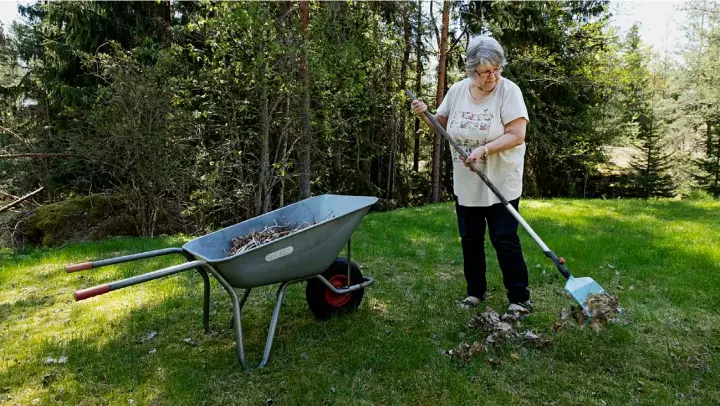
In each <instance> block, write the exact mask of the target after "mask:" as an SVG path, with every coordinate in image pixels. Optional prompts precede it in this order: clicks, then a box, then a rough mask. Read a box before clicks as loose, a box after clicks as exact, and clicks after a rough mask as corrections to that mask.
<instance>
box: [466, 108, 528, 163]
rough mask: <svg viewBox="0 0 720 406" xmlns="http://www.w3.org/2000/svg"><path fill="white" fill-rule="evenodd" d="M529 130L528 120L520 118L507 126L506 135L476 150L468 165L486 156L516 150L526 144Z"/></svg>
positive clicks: (471, 155)
mask: <svg viewBox="0 0 720 406" xmlns="http://www.w3.org/2000/svg"><path fill="white" fill-rule="evenodd" d="M526 129H527V120H525V118H523V117H518V118H516V119H515V120H513V121H511V122H509V123H507V124H506V125H505V134H503V135H501V136H500V137H498V138H496V139H494V140H493V141H491V142H488V143H487V144H485V145H483V146H480V147H478V148H476V149H475V150H474V151H473V152H472V154H470V156H469V157H468V159H467V161H466V163H470V162H472V161H475V162H476V163H477V162H480V160H481V157H483V156H484V155H491V154H497V153H498V152H503V151H507V150H508V149H510V148H515V147H517V146H518V145H522V143H523V142H525V130H526Z"/></svg>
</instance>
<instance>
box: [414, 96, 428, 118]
mask: <svg viewBox="0 0 720 406" xmlns="http://www.w3.org/2000/svg"><path fill="white" fill-rule="evenodd" d="M410 110H412V112H413V113H414V114H417V115H418V116H420V115H422V114H423V113H424V112H425V111H427V105H426V104H425V103H423V102H422V100H419V99H415V100H413V101H412V103H410Z"/></svg>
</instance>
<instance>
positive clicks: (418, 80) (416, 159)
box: [413, 1, 423, 172]
mask: <svg viewBox="0 0 720 406" xmlns="http://www.w3.org/2000/svg"><path fill="white" fill-rule="evenodd" d="M417 19H418V23H417V24H418V25H417V33H416V34H415V58H416V59H415V71H416V76H415V94H416V95H417V97H420V94H421V93H420V91H421V90H422V74H423V66H422V2H420V1H418V5H417ZM420 128H421V127H420V117H417V116H415V132H414V133H413V135H414V136H415V142H414V148H413V171H415V172H418V171H419V170H420V167H419V165H420Z"/></svg>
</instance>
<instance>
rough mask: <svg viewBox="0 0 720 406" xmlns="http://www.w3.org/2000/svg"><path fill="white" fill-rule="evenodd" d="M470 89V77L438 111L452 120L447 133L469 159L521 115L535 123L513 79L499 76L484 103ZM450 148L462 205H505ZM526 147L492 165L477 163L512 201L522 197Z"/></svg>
mask: <svg viewBox="0 0 720 406" xmlns="http://www.w3.org/2000/svg"><path fill="white" fill-rule="evenodd" d="M469 85H470V79H469V78H466V79H465V80H462V81H460V82H457V83H455V84H454V85H452V87H451V88H450V90H449V91H448V93H447V95H446V96H445V99H444V100H443V102H442V103H441V104H440V107H438V109H437V113H436V115H438V116H444V117H447V118H448V121H447V132H448V134H450V136H451V137H452V138H453V140H454V141H455V142H456V143H457V144H458V145H459V146H460V147H461V148H464V149H465V152H467V154H468V155H470V154H471V153H472V151H473V150H474V149H475V148H477V147H479V146H481V145H485V144H487V143H489V142H491V141H493V140H494V139H496V138H498V137H500V136H502V135H503V134H504V133H505V124H507V123H509V122H511V121H513V120H515V119H516V118H519V117H524V118H525V119H526V120H528V122H529V121H530V119H529V117H528V112H527V107H525V101H523V96H522V92H521V91H520V88H519V87H518V85H516V84H515V83H513V82H512V81H511V80H509V79H507V78H504V77H503V78H500V81H499V82H498V84H497V85H496V86H495V89H493V91H492V92H491V93H490V94H489V95H488V96H487V97H485V98H484V99H482V100H481V101H479V102H476V101H475V100H474V99H473V98H472V96H471V95H470V87H469ZM447 146H448V148H450V152H451V153H452V157H453V186H454V189H455V195H457V197H458V203H459V204H460V205H462V206H491V205H493V204H496V203H500V199H498V198H497V197H496V196H495V194H494V193H493V192H492V191H491V190H490V188H488V187H487V185H485V182H483V181H482V179H480V177H479V176H478V175H477V174H476V173H475V172H473V171H472V170H470V168H468V167H466V166H465V165H464V164H463V163H462V161H461V159H462V158H460V155H459V154H458V153H457V151H455V148H453V147H452V146H450V145H449V143H448V145H447ZM525 148H526V147H525V143H523V144H522V145H518V146H516V147H514V148H510V149H508V150H506V151H503V152H500V153H495V154H492V155H489V156H488V158H487V161H481V162H480V163H479V165H478V167H479V168H480V170H481V171H483V173H485V175H487V177H488V179H490V182H492V184H493V185H495V187H496V188H497V189H498V190H499V191H500V193H501V194H502V195H503V197H505V199H507V200H513V199H517V198H518V197H520V194H521V193H522V177H523V169H524V164H525V163H524V158H525Z"/></svg>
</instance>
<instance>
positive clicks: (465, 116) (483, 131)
mask: <svg viewBox="0 0 720 406" xmlns="http://www.w3.org/2000/svg"><path fill="white" fill-rule="evenodd" d="M492 119H493V113H492V112H490V111H489V110H488V109H485V110H483V111H481V112H479V113H472V112H469V111H456V112H455V113H454V114H453V119H452V120H451V123H450V127H451V128H452V129H453V130H459V131H452V132H454V133H455V134H454V135H453V140H454V141H455V142H456V143H457V144H458V146H460V148H462V149H463V150H464V151H465V153H466V154H468V155H470V154H472V152H473V150H474V149H475V148H477V147H479V146H481V145H485V144H486V143H487V137H488V133H489V132H490V123H491V122H492ZM458 132H459V133H461V134H463V135H457V133H458ZM453 152H454V153H453V160H454V161H456V162H461V161H462V158H461V157H460V154H458V153H457V151H453ZM481 162H482V160H481Z"/></svg>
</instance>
